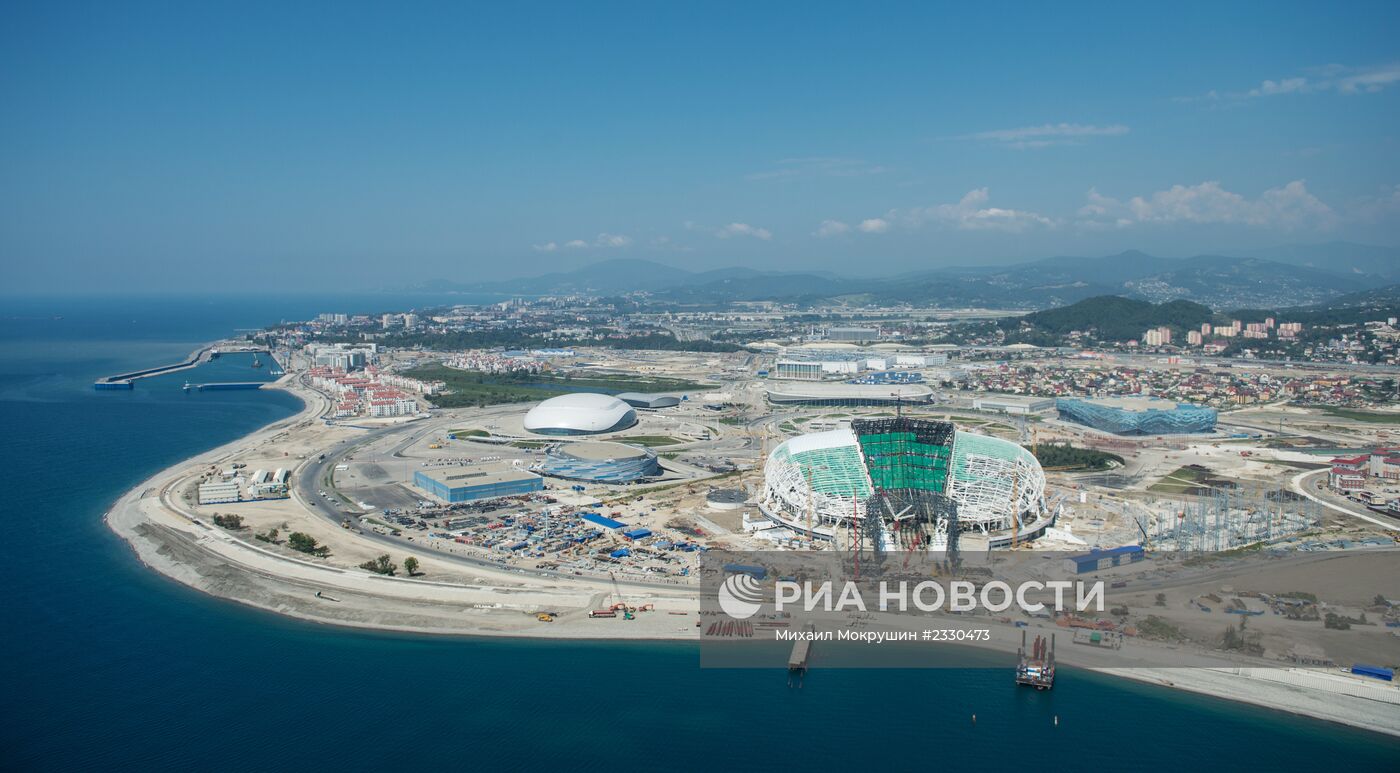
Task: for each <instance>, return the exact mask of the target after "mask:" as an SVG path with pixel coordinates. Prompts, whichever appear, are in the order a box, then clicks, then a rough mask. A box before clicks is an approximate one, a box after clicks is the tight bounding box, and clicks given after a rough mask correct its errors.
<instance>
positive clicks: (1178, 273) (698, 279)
mask: <svg viewBox="0 0 1400 773" xmlns="http://www.w3.org/2000/svg"><path fill="white" fill-rule="evenodd" d="M1256 252H1257V253H1258V255H1255V256H1246V257H1239V256H1228V255H1197V256H1194V257H1189V258H1166V257H1160V256H1155V255H1149V254H1147V253H1144V252H1139V251H1136V250H1130V251H1127V252H1122V253H1118V254H1115V255H1106V256H1102V257H1077V256H1056V257H1050V258H1042V259H1039V260H1032V261H1027V262H1023V263H1016V264H1011V265H993V266H986V265H982V266H953V267H946V268H936V269H929V270H926V271H914V272H906V273H903V274H899V275H896V276H891V277H886V278H876V279H869V278H852V277H842V276H838V275H835V274H831V273H827V272H818V271H808V272H800V271H798V272H793V271H760V270H757V269H751V268H743V267H733V268H721V269H714V270H709V271H698V272H697V271H689V270H686V269H683V268H677V267H674V266H669V265H666V264H663V263H658V262H655V261H650V260H640V259H620V260H609V261H604V262H601V263H595V264H593V265H589V266H585V267H583V268H580V269H577V270H574V271H566V272H556V273H550V274H544V275H541V276H536V277H530V278H521V279H512V280H506V281H497V282H478V283H472V284H458V283H454V282H448V281H437V282H432V283H430V284H429V285H427V286H425V287H424V288H421V289H432V290H438V291H441V290H460V291H467V292H494V293H512V294H530V295H536V294H556V295H557V294H573V293H582V294H592V295H601V296H616V295H622V294H627V293H635V292H647V293H651V294H652V295H653V296H654V297H656V298H658V299H660V300H663V301H670V302H676V303H692V304H715V303H724V302H728V301H757V300H771V301H787V302H807V303H815V302H840V301H843V300H844V301H848V302H851V303H878V304H897V303H907V304H911V305H937V306H954V307H967V306H986V307H1001V308H1026V309H1038V308H1050V307H1055V306H1064V305H1067V304H1071V303H1074V302H1076V301H1080V300H1083V299H1085V298H1092V297H1095V296H1101V295H1119V296H1124V297H1128V298H1138V299H1142V300H1148V301H1152V302H1154V303H1162V302H1165V301H1171V300H1176V299H1187V300H1191V301H1194V302H1197V303H1202V304H1205V305H1207V306H1211V307H1212V308H1216V309H1222V308H1241V307H1251V308H1261V307H1271V306H1290V307H1291V306H1305V305H1318V304H1326V303H1328V302H1331V301H1333V300H1335V299H1338V298H1343V297H1346V296H1349V295H1355V296H1356V297H1357V298H1358V299H1364V298H1366V297H1367V295H1366V294H1367V293H1372V294H1377V293H1378V296H1377V297H1376V298H1373V299H1372V300H1377V301H1383V300H1384V299H1385V298H1387V297H1393V295H1394V290H1393V289H1391V290H1386V289H1384V288H1386V287H1387V286H1389V285H1396V284H1397V283H1400V249H1397V248H1393V247H1376V246H1370V245H1361V244H1352V243H1349V242H1332V243H1328V244H1315V245H1289V246H1286V247H1276V248H1270V249H1263V250H1258V251H1256Z"/></svg>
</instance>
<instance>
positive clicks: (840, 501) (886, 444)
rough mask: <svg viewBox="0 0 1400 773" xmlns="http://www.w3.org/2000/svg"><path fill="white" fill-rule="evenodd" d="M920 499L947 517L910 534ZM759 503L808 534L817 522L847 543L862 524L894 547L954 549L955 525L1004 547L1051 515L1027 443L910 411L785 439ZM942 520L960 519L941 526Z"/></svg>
mask: <svg viewBox="0 0 1400 773" xmlns="http://www.w3.org/2000/svg"><path fill="white" fill-rule="evenodd" d="M916 500H920V501H924V502H937V503H940V504H938V505H936V506H935V507H933V508H932V510H936V511H938V513H944V514H946V515H942V516H939V515H935V516H934V517H930V518H929V519H928V520H929V524H930V526H929V528H927V529H926V530H925V532H924V534H923V535H922V536H921V539H918V540H914V541H913V542H910V541H907V540H904V539H900V538H899V537H900V532H901V529H903V530H904V531H905V532H906V533H907V531H908V529H907V528H906V527H908V526H909V525H910V524H909V523H907V521H906V519H908V518H910V517H911V512H913V508H914V504H913V503H914V502H915V501H916ZM759 504H760V507H761V509H762V510H763V512H764V513H765V514H766V515H767V516H768V517H769V518H770V519H772V520H775V521H777V522H779V523H782V524H783V525H785V526H788V527H791V528H792V529H794V530H795V531H797V532H799V533H801V534H806V533H807V531H808V524H811V531H812V534H813V536H814V537H816V538H818V539H827V540H835V541H838V542H840V541H842V540H844V539H845V537H843V534H846V533H849V532H852V531H853V530H854V529H856V528H859V529H860V530H861V532H862V533H863V534H865V535H869V536H870V538H871V539H874V540H879V541H881V542H883V543H884V546H885V547H887V548H895V547H904V548H910V547H918V548H924V549H930V550H942V549H947V548H948V547H949V531H950V529H951V530H952V531H953V532H954V537H956V536H957V535H961V537H962V538H963V539H964V540H966V539H967V538H969V537H975V538H979V541H980V539H985V540H986V544H987V545H988V546H990V547H1006V546H1009V545H1012V544H1015V543H1019V542H1025V541H1029V540H1032V539H1035V538H1036V537H1039V536H1041V534H1043V533H1044V531H1045V528H1046V527H1047V526H1049V525H1050V524H1051V522H1052V520H1053V518H1052V517H1051V514H1050V513H1049V512H1048V509H1047V507H1046V504H1045V473H1044V472H1043V471H1042V470H1041V467H1040V463H1039V462H1038V461H1036V458H1035V457H1034V456H1033V455H1032V454H1031V453H1030V452H1029V451H1027V450H1026V449H1024V448H1022V447H1020V446H1018V445H1016V444H1015V443H1012V442H1010V441H1006V440H1000V439H998V438H993V437H987V436H985V435H975V434H972V433H970V432H963V431H961V430H958V429H957V428H956V427H955V426H954V425H953V424H952V423H951V422H944V421H929V420H924V419H910V418H894V419H857V420H855V421H853V422H851V426H850V427H849V428H841V429H836V430H831V431H829V432H818V433H813V434H808V435H799V436H798V437H794V438H791V439H789V440H787V441H786V442H784V443H782V444H780V445H779V446H778V447H777V448H775V449H773V452H772V453H771V454H769V455H768V459H767V461H766V465H765V468H764V481H763V493H762V495H761V497H760V500H759ZM923 506H924V507H925V509H928V508H927V506H926V505H923ZM867 511H870V513H871V514H872V515H873V517H871V518H867ZM940 518H945V519H946V520H948V521H955V523H952V524H949V523H944V522H941V521H940V522H939V523H937V524H933V521H934V520H938V519H940ZM953 544H954V546H955V545H956V542H954V543H953ZM964 544H966V542H965V543H964Z"/></svg>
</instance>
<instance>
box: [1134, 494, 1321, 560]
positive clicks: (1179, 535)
mask: <svg viewBox="0 0 1400 773" xmlns="http://www.w3.org/2000/svg"><path fill="white" fill-rule="evenodd" d="M1135 520H1138V525H1139V528H1140V529H1141V530H1142V531H1143V532H1144V533H1145V534H1146V535H1147V536H1148V540H1149V541H1150V542H1151V543H1152V545H1153V546H1154V547H1156V548H1158V549H1161V550H1177V551H1201V552H1211V553H1215V552H1220V551H1222V550H1232V549H1235V548H1242V547H1248V546H1250V545H1256V544H1265V545H1267V544H1269V543H1271V542H1276V541H1278V540H1281V539H1287V538H1289V537H1293V536H1296V535H1298V534H1301V533H1303V532H1306V531H1309V530H1312V529H1315V528H1317V527H1318V526H1319V525H1320V524H1321V523H1322V506H1321V505H1320V504H1319V503H1317V502H1316V501H1314V500H1311V499H1307V498H1305V497H1300V496H1298V495H1297V494H1295V493H1294V492H1292V491H1289V490H1287V489H1283V488H1272V487H1267V486H1246V487H1243V488H1235V489H1226V488H1220V489H1215V490H1214V491H1212V492H1211V493H1209V494H1206V495H1203V496H1195V497H1187V498H1185V499H1183V500H1182V501H1180V502H1177V503H1174V504H1172V505H1171V506H1170V508H1169V509H1168V511H1167V512H1166V513H1160V512H1155V513H1154V512H1152V511H1150V510H1149V512H1148V513H1147V516H1146V521H1147V523H1146V524H1144V523H1143V521H1142V520H1140V519H1135Z"/></svg>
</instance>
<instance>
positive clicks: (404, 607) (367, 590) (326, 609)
mask: <svg viewBox="0 0 1400 773" xmlns="http://www.w3.org/2000/svg"><path fill="white" fill-rule="evenodd" d="M264 388H267V389H281V390H283V391H286V392H288V393H290V394H292V395H293V396H295V397H297V398H298V399H299V400H301V402H302V408H301V410H299V411H298V412H297V413H295V414H293V415H292V416H290V417H287V418H285V419H281V420H279V421H276V422H273V423H271V424H268V425H266V426H264V427H261V428H259V429H256V430H254V431H253V432H251V433H249V434H248V435H246V436H244V437H242V438H239V439H237V440H234V441H231V442H229V443H226V444H224V445H221V446H219V447H217V448H214V449H210V450H208V451H205V452H202V453H200V454H197V455H195V456H193V457H191V458H189V459H187V460H184V461H182V462H180V463H177V464H175V465H172V466H171V467H168V468H166V469H164V470H161V471H159V472H157V473H156V474H154V475H152V476H151V477H149V478H147V479H146V480H144V481H142V482H141V483H140V484H138V485H137V486H135V487H134V488H132V489H130V490H129V491H127V492H126V493H125V494H123V495H122V496H121V497H119V498H118V499H117V500H116V501H115V502H114V503H113V504H112V506H111V507H110V509H109V510H108V511H107V513H106V515H105V516H104V521H105V522H106V523H107V525H108V527H109V528H110V529H112V531H114V532H115V533H116V534H117V535H118V536H120V537H121V538H122V539H123V540H125V541H126V542H127V543H128V545H130V546H131V548H132V550H133V552H135V554H136V556H137V558H138V560H140V562H141V563H142V564H143V565H145V566H146V567H147V568H149V569H152V570H154V571H156V572H158V573H160V574H162V575H164V576H166V577H167V578H169V579H172V580H175V581H177V582H180V583H181V584H183V585H186V586H188V587H191V588H193V589H195V590H199V591H201V592H204V593H206V594H209V595H211V596H214V597H217V598H221V599H224V600H228V601H233V602H236V603H239V604H242V605H244V606H249V607H253V608H256V609H260V610H263V611H267V612H273V613H277V614H280V615H284V616H287V617H292V618H296V619H299V620H303V621H306V622H314V623H319V624H323V625H332V626H337V627H343V628H353V629H360V630H376V631H388V632H397V633H410V634H429V635H436V636H465V637H520V638H535V639H571V640H594V641H619V640H632V641H636V640H656V641H698V638H699V637H698V632H697V630H696V629H695V628H694V626H693V621H695V620H696V619H697V615H696V613H697V612H698V600H697V599H696V598H695V597H694V595H693V594H691V593H688V592H686V591H685V590H683V589H677V590H676V591H671V592H667V591H665V590H664V589H657V590H656V591H655V599H654V601H655V603H656V604H657V608H658V611H657V612H653V613H648V614H641V615H638V616H637V619H636V620H634V621H629V622H627V623H625V624H624V623H620V622H616V621H607V620H602V621H599V620H590V619H588V618H587V616H586V613H585V612H584V611H580V610H587V609H592V608H597V607H599V606H602V605H603V600H604V599H606V598H607V597H608V596H609V593H610V591H609V589H608V587H607V585H606V583H605V582H602V581H598V580H591V579H586V578H578V579H577V580H574V579H570V580H569V581H568V582H567V583H564V582H561V581H559V580H558V579H548V578H545V579H540V578H533V577H532V578H527V579H526V580H522V579H521V578H520V577H519V576H518V574H515V573H512V572H510V571H507V570H491V569H471V570H465V571H466V572H467V573H468V574H469V575H475V576H470V577H464V578H462V579H461V580H459V581H458V582H442V581H438V580H427V579H418V578H403V577H381V576H378V575H371V574H368V573H363V572H357V571H354V570H349V569H346V568H342V567H336V566H330V565H327V564H325V563H317V562H315V561H312V560H304V559H299V558H295V557H290V556H284V555H279V554H276V553H274V552H272V551H269V550H267V549H265V548H261V547H259V546H257V545H254V544H251V543H250V542H247V541H245V540H243V539H240V538H238V537H236V536H234V535H232V534H229V533H228V532H226V531H224V530H222V529H216V528H213V527H211V526H209V525H206V524H204V523H202V522H200V521H199V520H198V519H196V518H193V517H190V516H188V515H184V514H181V513H179V512H178V507H176V506H175V505H174V504H173V503H172V502H170V501H169V499H168V497H169V493H170V488H171V487H173V486H174V485H175V484H176V483H177V482H179V481H181V480H185V479H187V478H188V476H189V474H190V471H191V469H192V468H198V467H202V466H207V465H210V464H215V463H217V462H219V461H220V460H223V459H225V458H227V457H230V456H233V455H235V454H237V453H239V452H240V451H244V450H247V449H249V448H250V447H253V446H256V445H259V444H261V443H265V442H268V441H269V440H271V439H272V438H273V437H274V436H277V435H279V434H281V433H285V432H288V431H289V430H294V429H296V428H298V427H305V426H311V425H313V424H319V422H320V417H321V415H322V414H323V413H324V410H325V408H326V405H327V403H326V401H325V398H324V397H323V396H322V395H320V394H319V393H317V392H315V391H314V390H309V389H306V388H305V387H303V386H301V385H300V384H299V383H297V382H296V381H295V375H294V374H290V373H289V374H288V375H286V376H283V377H282V378H281V379H279V380H278V381H276V382H270V383H268V384H267V385H265V387H264ZM423 560H424V563H425V564H429V565H432V564H433V562H435V561H437V559H433V558H424V559H423ZM435 569H437V571H434V572H433V574H434V575H435V576H437V575H447V576H452V575H454V574H455V575H458V576H459V577H461V575H462V574H463V572H464V570H462V568H461V567H460V566H452V567H450V568H449V567H447V566H440V567H435ZM318 594H325V595H328V596H334V597H335V600H334V601H327V600H325V599H323V598H322V596H321V595H318ZM652 600H653V599H652V598H648V601H652ZM553 606H557V607H559V608H562V609H569V610H573V611H569V612H565V613H564V614H561V615H559V616H558V617H557V618H556V620H555V621H554V622H552V623H540V622H537V621H535V620H534V612H533V610H539V609H542V608H550V607H553ZM670 613H675V614H670ZM681 615H684V616H683V617H682V616H681ZM1088 670H1091V671H1094V672H1096V673H1102V674H1105V675H1107V676H1114V677H1121V678H1127V679H1131V680H1134V681H1137V682H1141V683H1145V684H1152V685H1157V686H1164V687H1171V688H1175V689H1180V690H1185V691H1188V692H1194V693H1198V694H1202V695H1207V696H1211V697H1215V698H1220V699H1224V700H1231V701H1237V702H1241V703H1249V704H1253V705H1257V706H1263V707H1266V708H1273V709H1279V710H1283V711H1286V712H1289V713H1293V714H1297V715H1300V716H1305V717H1309V718H1314V719H1320V720H1324V721H1329V722H1335V723H1339V724H1345V725H1348V726H1352V727H1357V728H1360V729H1364V730H1369V731H1373V732H1377V733H1382V734H1386V735H1390V736H1400V711H1396V710H1395V707H1394V704H1391V705H1389V706H1387V705H1386V704H1382V703H1378V702H1376V701H1370V700H1366V699H1360V698H1355V697H1354V696H1347V695H1343V694H1341V693H1339V692H1335V691H1331V690H1328V689H1327V688H1326V687H1322V688H1319V687H1317V686H1316V685H1305V684H1300V683H1296V682H1297V681H1298V680H1294V681H1293V682H1290V681H1288V680H1287V679H1265V678H1259V676H1257V675H1253V674H1250V673H1242V672H1241V670H1240V669H1235V670H1234V671H1233V672H1231V671H1228V670H1213V669H1160V668H1159V669H1151V668H1090V669H1088ZM1261 670H1265V669H1261ZM1266 670H1268V671H1277V672H1283V673H1288V672H1290V671H1291V669H1284V668H1280V669H1266ZM1244 671H1245V672H1248V671H1251V669H1245V670H1244ZM1368 708H1369V709H1371V710H1370V711H1367V709H1368Z"/></svg>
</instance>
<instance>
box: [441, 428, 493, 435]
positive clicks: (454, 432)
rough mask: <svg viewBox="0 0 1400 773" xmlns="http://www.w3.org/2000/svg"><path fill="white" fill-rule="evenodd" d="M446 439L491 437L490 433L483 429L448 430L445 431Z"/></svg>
mask: <svg viewBox="0 0 1400 773" xmlns="http://www.w3.org/2000/svg"><path fill="white" fill-rule="evenodd" d="M447 436H448V437H491V433H490V432H487V431H486V430H484V429H450V430H448V431H447Z"/></svg>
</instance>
